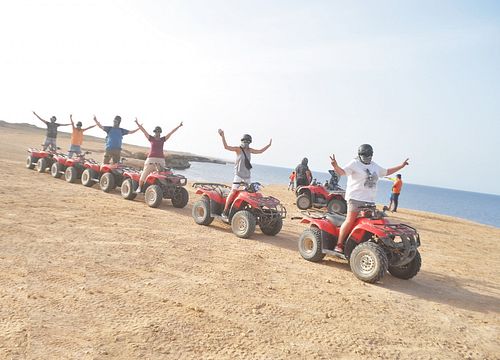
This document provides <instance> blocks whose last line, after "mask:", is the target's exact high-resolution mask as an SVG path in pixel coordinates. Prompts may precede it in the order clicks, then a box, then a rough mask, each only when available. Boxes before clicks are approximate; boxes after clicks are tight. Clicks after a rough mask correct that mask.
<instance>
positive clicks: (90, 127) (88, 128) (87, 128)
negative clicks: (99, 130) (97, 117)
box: [83, 125, 97, 131]
mask: <svg viewBox="0 0 500 360" xmlns="http://www.w3.org/2000/svg"><path fill="white" fill-rule="evenodd" d="M96 126H97V125H92V126H89V127H86V128H85V129H83V131H87V130H90V129H92V128H93V127H96Z"/></svg>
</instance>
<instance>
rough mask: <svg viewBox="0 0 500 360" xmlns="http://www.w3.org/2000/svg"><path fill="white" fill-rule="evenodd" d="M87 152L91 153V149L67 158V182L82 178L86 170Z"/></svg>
mask: <svg viewBox="0 0 500 360" xmlns="http://www.w3.org/2000/svg"><path fill="white" fill-rule="evenodd" d="M87 154H90V151H86V152H84V153H82V154H79V155H76V156H73V157H72V158H68V159H67V160H66V163H65V164H64V166H65V167H66V170H64V178H65V179H66V181H67V182H69V183H74V182H76V180H77V179H80V178H81V176H82V173H83V171H84V170H85V167H84V166H83V164H84V162H85V155H87Z"/></svg>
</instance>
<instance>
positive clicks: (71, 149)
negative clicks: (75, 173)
mask: <svg viewBox="0 0 500 360" xmlns="http://www.w3.org/2000/svg"><path fill="white" fill-rule="evenodd" d="M81 153H82V149H81V148H80V145H71V146H70V147H69V151H68V157H69V158H70V157H73V154H77V155H80V154H81Z"/></svg>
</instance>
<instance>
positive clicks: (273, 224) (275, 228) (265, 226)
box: [259, 215, 283, 236]
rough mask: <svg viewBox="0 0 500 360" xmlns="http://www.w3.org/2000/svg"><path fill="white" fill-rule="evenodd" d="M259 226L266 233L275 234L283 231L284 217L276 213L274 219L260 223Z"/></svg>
mask: <svg viewBox="0 0 500 360" xmlns="http://www.w3.org/2000/svg"><path fill="white" fill-rule="evenodd" d="M259 227H260V230H261V231H262V232H263V233H264V234H266V235H269V236H274V235H277V234H278V233H279V232H280V231H281V228H282V227H283V219H282V218H281V216H279V215H276V216H274V217H273V219H272V220H270V221H269V220H267V221H265V222H264V223H262V224H259Z"/></svg>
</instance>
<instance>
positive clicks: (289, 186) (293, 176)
mask: <svg viewBox="0 0 500 360" xmlns="http://www.w3.org/2000/svg"><path fill="white" fill-rule="evenodd" d="M288 178H289V179H290V183H289V184H288V190H290V188H291V189H292V191H293V190H295V171H292V173H291V174H290V176H289V177H288Z"/></svg>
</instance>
